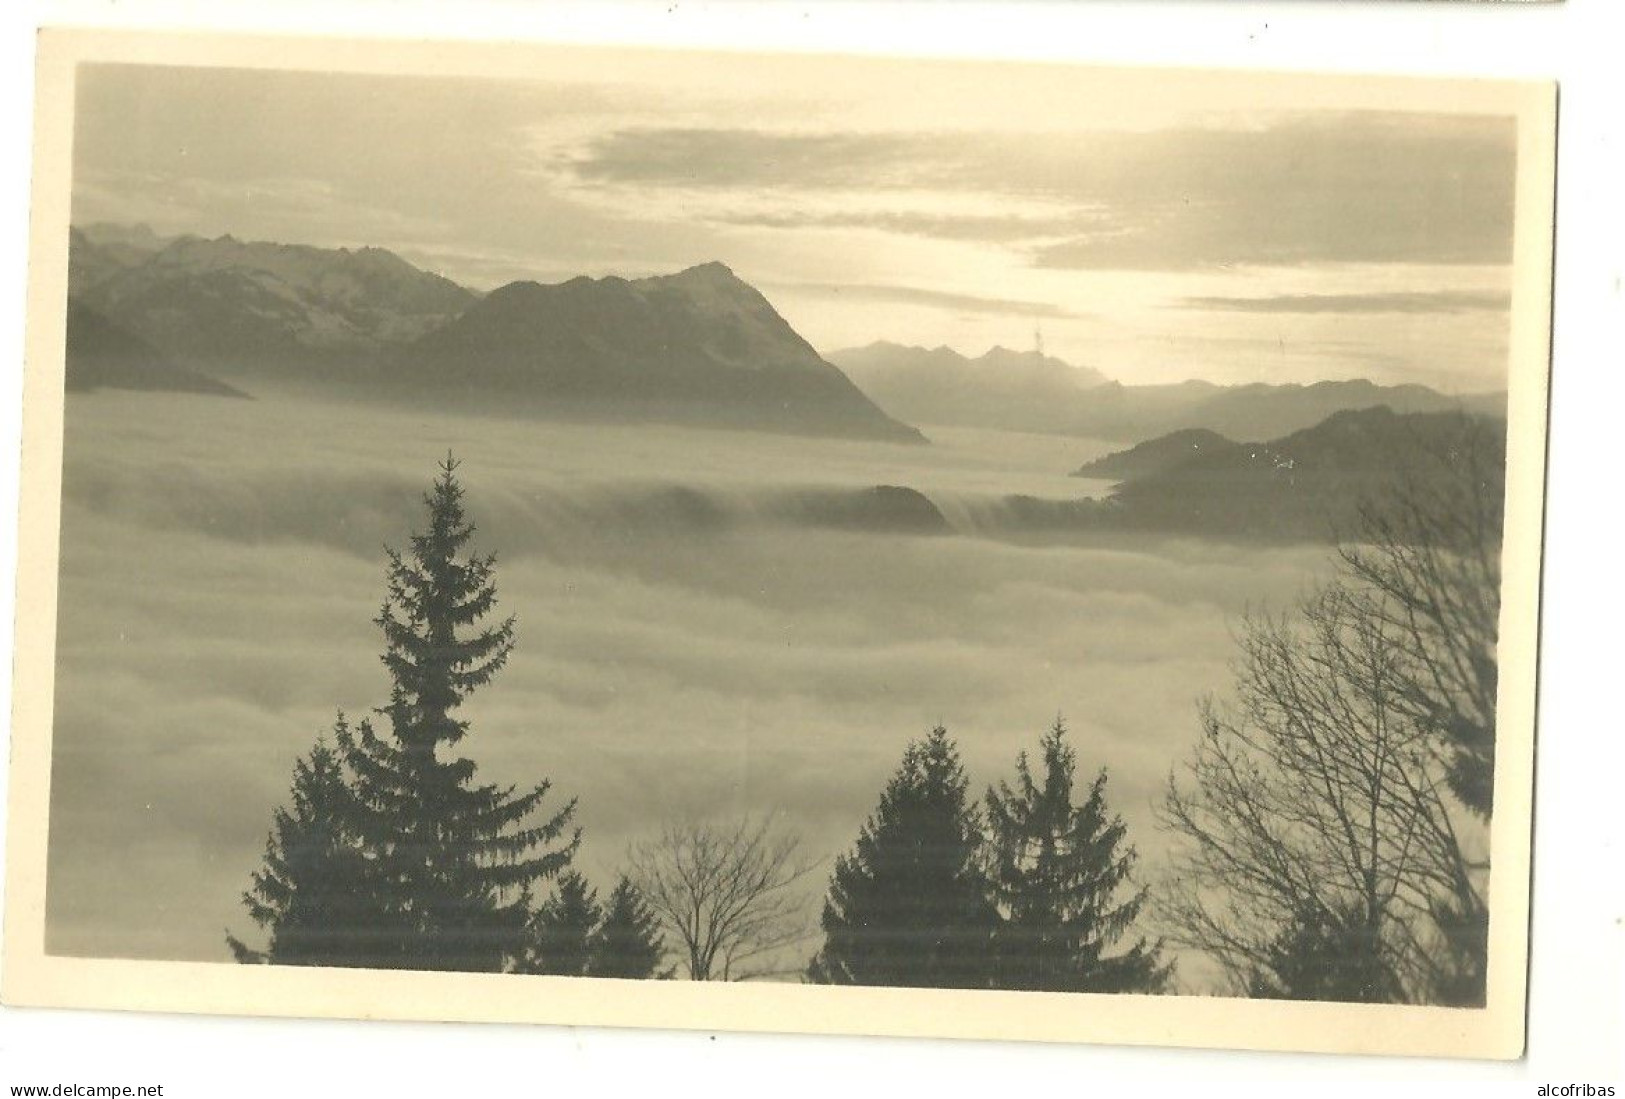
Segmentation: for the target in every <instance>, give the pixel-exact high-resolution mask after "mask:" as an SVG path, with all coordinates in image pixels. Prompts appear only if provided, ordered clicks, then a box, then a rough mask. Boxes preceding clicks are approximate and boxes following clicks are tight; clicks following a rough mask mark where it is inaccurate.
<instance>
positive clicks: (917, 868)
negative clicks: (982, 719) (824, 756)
mask: <svg viewBox="0 0 1625 1099" xmlns="http://www.w3.org/2000/svg"><path fill="white" fill-rule="evenodd" d="M967 786H968V783H967V781H966V778H965V771H964V768H963V767H962V766H961V765H960V761H959V753H958V751H957V749H956V748H955V747H954V744H953V742H952V741H951V740H949V739H948V733H947V730H945V729H943V728H942V727H941V726H938V727H937V728H936V729H933V730H932V732H931V735H930V736H928V737H926V738H925V739H924V740H918V741H914V742H911V743H910V744H909V746H908V748H907V750H906V751H905V752H904V754H903V761H902V766H901V767H900V768H899V769H898V771H897V773H896V775H894V776H893V777H892V779H891V781H890V782H889V783H888V784H887V785H886V788H885V790H884V792H882V794H881V797H880V804H879V807H878V808H877V809H876V810H875V812H874V814H873V815H872V816H871V817H870V818H869V820H868V822H867V823H866V824H865V825H864V827H863V830H862V832H861V833H860V834H859V836H858V842H857V845H856V847H855V848H854V849H853V851H852V852H851V854H849V855H845V856H842V857H841V858H840V859H838V860H837V862H836V865H835V873H834V875H833V877H832V879H831V881H830V887H829V894H828V896H827V898H826V900H825V903H824V911H823V919H822V925H823V930H824V936H825V939H824V946H823V949H822V950H821V951H820V952H819V954H818V956H817V957H816V958H814V959H813V962H812V964H811V966H810V967H809V968H808V973H807V975H808V978H809V979H810V980H813V981H818V982H823V983H828V984H861V985H896V986H905V987H940V988H986V987H991V983H992V982H991V977H992V973H991V966H990V961H989V947H990V942H991V937H992V933H993V927H994V923H995V920H996V913H995V912H994V910H993V907H992V904H991V903H990V901H989V899H988V896H987V888H988V884H987V881H986V879H985V878H984V876H983V874H982V872H981V869H980V865H979V862H978V854H979V848H980V845H981V822H980V820H979V817H978V814H977V811H976V807H975V806H974V805H972V804H968V803H967V801H966V789H967Z"/></svg>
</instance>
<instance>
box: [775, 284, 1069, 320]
mask: <svg viewBox="0 0 1625 1099" xmlns="http://www.w3.org/2000/svg"><path fill="white" fill-rule="evenodd" d="M768 285H769V286H770V287H771V286H778V287H779V288H780V289H786V290H793V291H796V292H798V293H802V294H810V295H814V296H818V297H826V298H834V299H852V298H867V299H869V300H871V301H879V302H902V303H905V304H908V305H927V306H937V307H939V308H943V309H953V310H957V311H959V312H961V313H994V314H1006V313H1018V314H1020V315H1021V316H1024V317H1041V318H1053V319H1057V320H1059V319H1074V318H1078V317H1082V316H1085V315H1086V314H1083V313H1078V312H1075V311H1073V310H1071V309H1066V308H1063V307H1062V306H1059V305H1055V304H1053V303H1051V302H1042V301H1020V300H1016V299H1014V298H990V297H983V296H981V295H978V294H956V293H953V292H951V291H947V290H928V289H926V288H924V287H919V286H884V285H875V284H873V283H852V284H835V283H805V282H797V283H783V284H768Z"/></svg>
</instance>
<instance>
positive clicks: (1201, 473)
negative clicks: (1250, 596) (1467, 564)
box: [1112, 408, 1506, 540]
mask: <svg viewBox="0 0 1625 1099" xmlns="http://www.w3.org/2000/svg"><path fill="white" fill-rule="evenodd" d="M1470 451H1471V452H1476V453H1477V454H1479V455H1481V456H1484V457H1486V458H1487V460H1483V461H1477V460H1475V461H1474V462H1473V463H1471V467H1472V468H1477V469H1492V470H1495V471H1496V476H1497V479H1496V481H1495V483H1494V484H1489V485H1484V486H1482V489H1483V491H1484V494H1485V497H1486V499H1491V498H1493V499H1494V500H1499V498H1500V495H1501V492H1502V485H1501V481H1500V471H1502V470H1504V468H1505V462H1506V423H1505V421H1504V420H1501V419H1498V418H1493V417H1480V416H1470V415H1466V414H1464V413H1457V412H1441V413H1410V414H1399V413H1396V412H1394V411H1392V410H1391V409H1388V408H1371V409H1363V410H1360V411H1354V412H1339V413H1336V414H1335V415H1333V416H1330V417H1328V418H1327V419H1326V420H1324V421H1323V422H1321V423H1319V424H1317V425H1315V426H1314V427H1312V428H1308V429H1306V430H1304V431H1299V432H1294V433H1293V434H1291V435H1288V436H1285V437H1283V438H1280V439H1276V440H1274V441H1273V442H1268V443H1241V444H1232V445H1231V446H1229V447H1218V448H1213V449H1209V450H1205V451H1203V452H1202V453H1199V454H1198V455H1197V456H1195V457H1193V458H1191V459H1190V460H1188V461H1185V462H1181V463H1179V464H1177V465H1174V466H1170V467H1167V468H1164V469H1161V470H1157V471H1155V472H1151V473H1147V474H1145V475H1144V476H1140V477H1134V478H1131V479H1130V480H1128V481H1126V482H1124V483H1123V484H1122V485H1120V486H1118V489H1117V491H1116V493H1115V495H1114V496H1113V498H1112V502H1113V505H1114V508H1115V510H1116V511H1117V513H1118V520H1119V521H1120V522H1121V523H1123V524H1124V525H1126V526H1129V527H1132V528H1134V529H1140V530H1157V531H1169V532H1180V533H1200V534H1209V535H1221V536H1226V537H1245V538H1259V539H1270V540H1275V539H1293V538H1308V539H1325V538H1332V537H1334V536H1338V535H1347V534H1349V533H1350V532H1352V531H1353V530H1354V529H1356V527H1357V525H1358V521H1359V512H1360V508H1361V506H1362V505H1364V504H1366V503H1368V502H1370V501H1372V500H1380V499H1381V498H1382V497H1383V495H1384V494H1386V493H1390V492H1392V491H1393V490H1394V488H1395V486H1396V485H1400V484H1405V483H1410V484H1413V485H1416V484H1420V485H1422V486H1423V487H1426V485H1427V482H1429V481H1433V480H1439V479H1443V478H1449V477H1452V476H1454V473H1453V470H1454V469H1456V468H1461V467H1464V465H1465V464H1466V463H1465V457H1466V455H1467V454H1468V453H1469V452H1470Z"/></svg>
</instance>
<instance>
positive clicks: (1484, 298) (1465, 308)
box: [1179, 290, 1512, 313]
mask: <svg viewBox="0 0 1625 1099" xmlns="http://www.w3.org/2000/svg"><path fill="white" fill-rule="evenodd" d="M1179 304H1180V306H1181V307H1183V308H1186V309H1204V310H1218V311H1223V312H1233V313H1471V312H1494V313H1504V312H1506V311H1507V310H1509V309H1511V308H1512V295H1511V294H1508V293H1506V292H1503V291H1493V290H1437V291H1403V292H1397V293H1388V294H1277V295H1274V296H1272V297H1265V298H1238V297H1198V298H1184V299H1182V300H1181V301H1180V303H1179Z"/></svg>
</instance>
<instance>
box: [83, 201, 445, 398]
mask: <svg viewBox="0 0 1625 1099" xmlns="http://www.w3.org/2000/svg"><path fill="white" fill-rule="evenodd" d="M98 241H100V242H99V243H98ZM146 245H156V247H155V248H150V247H147V246H146ZM69 257H70V258H69V286H70V289H71V291H72V293H73V294H74V295H75V296H76V297H79V298H81V299H82V300H83V301H85V302H86V304H88V305H90V306H92V307H93V308H95V309H97V310H98V311H100V312H101V313H103V314H104V315H105V316H107V317H108V318H109V319H110V320H113V321H115V322H116V323H118V324H120V325H123V326H124V327H126V328H128V329H130V330H131V331H132V332H134V333H136V334H137V335H139V336H141V337H142V338H143V339H145V340H147V341H148V342H149V343H150V344H152V345H153V346H154V347H155V348H157V349H158V350H160V351H162V352H164V353H165V354H167V355H169V356H171V357H172V358H174V359H175V360H176V361H178V362H181V363H184V364H187V365H191V366H200V367H203V368H205V369H207V370H209V371H210V372H217V373H220V374H222V375H224V376H228V377H232V378H254V377H266V376H279V375H294V376H311V375H314V376H318V377H320V376H324V375H328V374H332V373H333V372H335V371H349V372H352V373H354V372H358V371H359V372H362V373H365V368H366V367H367V366H368V365H369V364H372V363H375V362H376V361H377V360H378V359H379V357H380V356H381V354H382V353H383V352H384V350H385V349H386V348H390V347H394V346H399V345H402V344H405V343H407V342H409V341H410V340H413V339H416V338H417V337H419V336H421V335H422V334H423V333H424V332H427V331H429V330H430V329H431V328H434V327H437V326H439V325H441V324H444V323H445V322H446V321H447V320H449V319H450V318H452V317H453V316H455V315H457V314H458V313H460V312H461V311H462V310H463V309H464V308H466V307H467V306H468V304H469V303H470V302H471V301H473V300H474V298H475V295H474V294H473V293H472V292H471V291H469V290H466V289H464V288H463V287H461V286H458V285H457V284H456V283H454V282H451V281H450V280H448V279H444V278H442V277H440V276H439V275H435V274H431V273H429V272H427V271H421V270H419V269H418V268H416V267H414V266H412V265H411V264H410V263H407V262H406V261H405V260H403V259H401V258H400V257H399V256H397V255H395V254H394V253H392V252H387V251H385V250H383V249H381V248H360V249H348V248H315V247H310V246H307V245H290V244H273V243H267V242H250V241H239V240H237V239H235V238H234V237H231V236H223V237H217V238H215V239H213V240H205V239H203V238H201V237H190V236H188V237H177V238H174V239H171V240H168V241H165V240H164V239H163V238H159V237H156V236H152V237H150V239H149V238H148V237H146V236H144V235H142V234H140V233H139V232H136V231H126V232H125V233H123V234H122V235H120V234H117V233H114V232H112V231H111V230H109V229H108V228H107V227H102V228H101V229H100V230H99V235H98V232H97V231H86V230H81V231H77V232H75V233H74V234H73V236H72V239H71V241H70V248H69Z"/></svg>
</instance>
